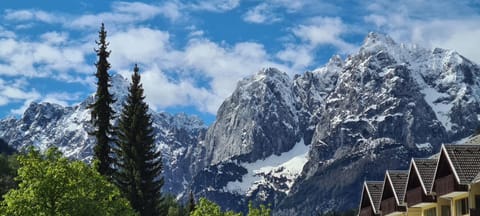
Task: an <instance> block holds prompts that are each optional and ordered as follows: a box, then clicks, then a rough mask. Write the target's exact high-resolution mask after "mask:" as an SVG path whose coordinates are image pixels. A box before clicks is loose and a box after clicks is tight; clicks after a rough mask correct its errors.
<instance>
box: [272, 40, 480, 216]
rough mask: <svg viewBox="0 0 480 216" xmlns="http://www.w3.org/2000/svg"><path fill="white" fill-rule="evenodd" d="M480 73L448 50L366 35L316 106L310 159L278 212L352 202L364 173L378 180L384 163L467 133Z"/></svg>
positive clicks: (394, 163)
mask: <svg viewBox="0 0 480 216" xmlns="http://www.w3.org/2000/svg"><path fill="white" fill-rule="evenodd" d="M478 75H480V70H479V67H478V65H475V64H473V63H472V62H470V61H469V60H467V59H465V58H464V57H462V56H461V55H459V54H458V53H456V52H454V51H448V50H442V49H434V50H427V49H423V48H419V47H416V46H411V45H402V44H396V43H395V42H394V41H393V40H392V39H390V38H389V37H388V36H383V35H378V34H374V33H371V34H370V35H369V36H368V37H367V38H366V40H365V43H364V45H363V46H362V47H361V49H360V51H359V52H358V53H357V54H355V55H353V56H351V57H349V58H348V59H346V61H345V64H344V65H343V67H342V69H341V70H340V71H339V73H338V79H337V80H336V84H335V87H334V89H333V90H332V91H331V92H330V93H329V94H328V96H327V97H325V100H324V101H323V103H322V104H321V105H320V106H319V108H318V111H317V113H318V114H317V116H319V118H318V122H316V126H315V131H314V134H313V138H312V142H311V148H310V151H309V161H308V162H307V164H306V165H305V166H304V169H303V172H302V177H301V178H299V179H297V181H296V183H295V185H294V186H293V188H292V190H291V191H290V193H289V194H288V196H287V197H286V198H285V199H283V200H282V201H281V202H280V203H279V205H278V206H277V208H276V211H277V213H276V214H278V215H290V214H291V213H292V212H294V213H295V214H300V215H311V214H314V213H315V212H321V211H326V210H330V209H338V208H339V207H340V206H341V207H342V208H354V207H356V205H357V201H358V199H359V195H358V193H359V189H358V188H360V187H361V182H362V180H363V179H365V178H368V179H379V180H380V179H382V175H383V173H384V171H385V170H386V169H399V168H407V165H408V164H407V163H408V161H409V159H410V158H411V157H425V156H428V155H431V154H432V153H434V152H436V151H437V150H438V149H439V147H440V145H441V144H442V143H450V142H454V141H456V140H459V139H460V138H463V137H466V136H468V135H471V134H472V133H473V131H474V130H475V129H476V128H477V127H478V126H477V125H478V123H479V122H478V118H477V114H478V113H479V111H480V110H479V108H480V107H479V103H478V102H479V100H478V99H479V98H478V96H479V94H478V93H479V91H478V89H479V84H480V80H479V79H478ZM345 176H348V177H345ZM309 194H315V195H312V196H310V195H309ZM305 197H308V198H307V199H305Z"/></svg>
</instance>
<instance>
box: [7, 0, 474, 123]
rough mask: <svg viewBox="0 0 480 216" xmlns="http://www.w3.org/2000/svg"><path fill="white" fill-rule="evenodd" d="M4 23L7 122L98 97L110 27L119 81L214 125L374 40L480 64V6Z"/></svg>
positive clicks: (270, 9)
mask: <svg viewBox="0 0 480 216" xmlns="http://www.w3.org/2000/svg"><path fill="white" fill-rule="evenodd" d="M333 2H334V3H333ZM398 2H401V3H398ZM0 20H1V22H0V84H1V85H0V117H5V116H9V115H17V116H18V115H20V114H22V113H23V111H24V110H25V108H26V107H27V106H28V104H30V103H31V102H32V101H37V102H42V101H47V102H53V103H59V104H62V105H74V104H76V103H78V102H80V101H81V100H83V99H84V98H85V97H86V96H88V95H90V94H92V93H93V92H94V88H95V86H94V82H95V80H94V77H93V76H92V74H93V73H94V72H95V68H94V64H93V63H94V62H95V60H96V59H95V53H94V52H93V49H94V48H95V42H94V41H95V39H96V38H97V37H98V36H97V31H98V29H99V26H100V23H102V22H104V23H105V25H106V29H107V31H108V38H107V40H108V41H110V49H111V50H112V54H111V57H110V59H109V61H110V63H111V64H112V69H111V71H110V72H111V73H112V74H117V73H118V74H122V75H124V76H127V77H128V76H129V74H130V73H131V68H132V66H133V64H134V63H138V64H139V66H140V69H141V72H142V78H143V83H144V87H145V93H146V96H147V101H148V102H149V104H150V106H151V107H152V108H153V109H154V110H156V111H168V112H172V113H175V112H187V113H191V114H196V115H198V116H200V117H201V118H203V119H204V120H205V121H206V122H207V123H210V122H211V121H213V119H214V117H215V113H216V111H217V109H218V107H219V106H220V104H221V102H222V101H223V100H224V99H225V98H226V97H228V96H229V95H230V94H231V93H232V91H233V89H234V88H235V85H236V82H237V81H238V80H240V79H241V78H243V77H245V76H248V75H251V74H254V73H256V72H257V71H259V70H260V69H261V68H263V67H277V68H279V69H280V70H282V71H285V72H287V73H288V74H290V75H293V74H297V73H303V72H304V71H307V70H314V69H315V68H319V67H321V66H322V65H323V64H325V63H326V62H327V61H328V59H329V58H330V57H331V56H332V55H334V54H340V55H341V56H343V57H345V56H346V55H348V54H353V53H355V52H357V50H358V47H359V46H360V45H361V44H362V41H363V39H364V37H365V36H366V34H367V33H368V32H370V31H375V32H380V33H384V34H388V35H390V36H391V37H392V38H393V39H394V40H396V41H397V42H401V43H415V44H421V45H422V46H425V47H427V48H432V47H442V48H448V49H454V50H457V51H458V52H460V53H461V54H463V55H464V56H466V57H467V58H470V59H471V60H473V61H475V62H477V63H478V62H480V51H479V50H480V25H479V24H480V2H479V1H476V0H456V1H454V0H444V1H439V0H405V1H386V0H372V1H347V0H338V1H321V0H296V1H290V0H263V1H256V0H246V1H244V0H212V1H200V0H199V1H182V0H174V1H98V0H83V1H64V0H56V1H52V0H45V1H27V0H2V2H1V3H0Z"/></svg>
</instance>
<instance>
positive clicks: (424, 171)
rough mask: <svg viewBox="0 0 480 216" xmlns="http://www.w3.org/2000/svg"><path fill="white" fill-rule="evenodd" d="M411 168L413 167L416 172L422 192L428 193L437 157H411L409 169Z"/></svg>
mask: <svg viewBox="0 0 480 216" xmlns="http://www.w3.org/2000/svg"><path fill="white" fill-rule="evenodd" d="M412 168H413V169H415V172H417V175H418V176H419V178H420V183H421V184H422V189H423V192H424V193H425V194H429V193H430V192H431V189H432V184H433V176H434V175H435V169H436V168H437V159H429V158H413V159H412V163H411V166H410V169H412ZM409 175H410V172H409Z"/></svg>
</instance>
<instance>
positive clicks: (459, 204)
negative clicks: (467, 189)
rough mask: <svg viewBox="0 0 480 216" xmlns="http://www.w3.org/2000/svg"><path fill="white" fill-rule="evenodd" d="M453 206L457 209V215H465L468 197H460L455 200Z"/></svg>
mask: <svg viewBox="0 0 480 216" xmlns="http://www.w3.org/2000/svg"><path fill="white" fill-rule="evenodd" d="M455 207H456V209H457V211H456V212H457V215H467V214H468V198H464V199H460V200H457V201H455Z"/></svg>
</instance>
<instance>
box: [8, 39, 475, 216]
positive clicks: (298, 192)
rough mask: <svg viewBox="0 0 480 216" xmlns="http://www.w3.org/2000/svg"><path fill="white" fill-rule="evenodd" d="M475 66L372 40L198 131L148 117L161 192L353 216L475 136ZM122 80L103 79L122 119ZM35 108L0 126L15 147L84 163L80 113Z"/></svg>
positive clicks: (240, 205) (274, 83)
mask: <svg viewBox="0 0 480 216" xmlns="http://www.w3.org/2000/svg"><path fill="white" fill-rule="evenodd" d="M479 77H480V67H479V65H477V64H475V63H473V62H472V61H470V60H468V59H466V58H465V57H463V56H462V55H460V54H459V53H457V52H455V51H452V50H446V49H441V48H435V49H426V48H422V47H421V46H418V45H409V44H399V43H396V42H395V41H393V40H392V39H391V38H390V37H389V36H386V35H382V34H378V33H369V34H368V36H367V37H366V39H365V41H364V43H363V45H362V46H361V47H360V49H359V51H358V52H357V53H354V54H352V55H350V56H348V57H347V58H346V59H342V58H341V57H340V56H333V57H332V58H331V59H330V61H329V62H328V63H327V64H326V65H325V66H323V67H320V68H318V69H315V70H313V71H307V72H304V73H301V74H297V75H295V76H293V77H291V76H289V75H288V74H286V73H284V72H281V71H279V70H277V69H275V68H266V69H262V70H260V71H259V72H258V73H257V74H255V75H253V76H250V77H246V78H244V79H242V80H241V81H239V82H238V84H237V86H236V89H235V90H234V92H233V93H232V94H231V96H230V97H228V98H226V99H225V101H224V102H223V104H222V105H221V106H220V108H219V109H218V112H217V116H216V120H215V122H214V123H213V124H212V125H210V126H207V125H205V124H204V123H203V122H202V121H201V120H200V119H199V118H197V117H194V116H188V115H185V114H175V115H171V114H168V113H157V112H154V111H151V114H152V116H153V126H154V128H155V132H156V143H157V146H158V149H159V150H160V151H161V152H162V155H163V162H164V166H165V170H164V173H163V175H164V177H165V180H166V183H165V186H164V188H163V190H164V192H167V193H172V194H175V195H178V196H177V198H179V199H182V198H185V196H187V195H188V192H189V191H193V192H194V194H195V196H196V197H207V198H208V199H210V200H213V201H215V202H217V203H218V204H220V205H221V206H222V207H223V208H227V209H233V210H237V211H242V210H245V208H246V205H247V204H248V202H249V201H253V202H254V203H263V204H268V205H270V207H271V208H273V210H274V214H275V215H315V214H317V213H320V212H325V211H329V210H346V209H350V208H356V207H357V203H358V200H359V199H360V194H359V191H361V190H360V189H361V187H362V183H363V180H364V179H382V178H383V174H384V173H385V170H386V169H400V168H403V169H406V168H407V166H408V164H407V163H408V161H410V160H409V159H410V158H411V157H425V156H428V155H431V154H432V153H434V152H437V151H438V149H439V148H440V146H441V144H442V143H454V142H461V141H462V139H464V138H466V137H469V136H470V135H472V134H474V133H475V132H476V131H477V128H478V125H479V116H478V115H479V114H480V104H479V102H480V78H479ZM127 87H128V81H127V80H126V79H124V78H122V77H121V76H119V75H115V76H113V77H112V88H114V90H113V91H112V92H115V93H116V97H117V99H118V100H117V102H116V104H114V110H115V111H116V112H117V113H119V112H120V107H121V103H122V101H123V100H124V98H125V96H126V94H127ZM92 100H93V98H92V97H89V98H87V99H86V100H85V101H83V102H81V103H79V104H78V105H75V106H69V107H65V106H60V105H56V104H51V103H32V104H31V105H30V106H29V107H28V109H27V110H26V111H25V113H24V115H23V116H21V117H20V118H13V117H11V118H7V119H3V120H1V121H0V137H3V138H4V139H5V140H6V141H8V142H9V144H10V145H12V146H14V147H15V148H23V147H25V146H30V145H33V146H36V147H38V148H40V149H46V148H48V147H50V146H57V147H59V148H60V150H62V151H63V152H64V153H65V155H66V156H68V157H72V158H76V159H80V160H84V161H87V162H88V161H90V160H91V157H92V145H93V143H94V140H93V138H92V137H91V136H89V135H88V132H89V131H91V130H92V127H91V123H90V122H89V119H90V111H89V110H88V109H87V105H88V104H89V103H91V102H92Z"/></svg>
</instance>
